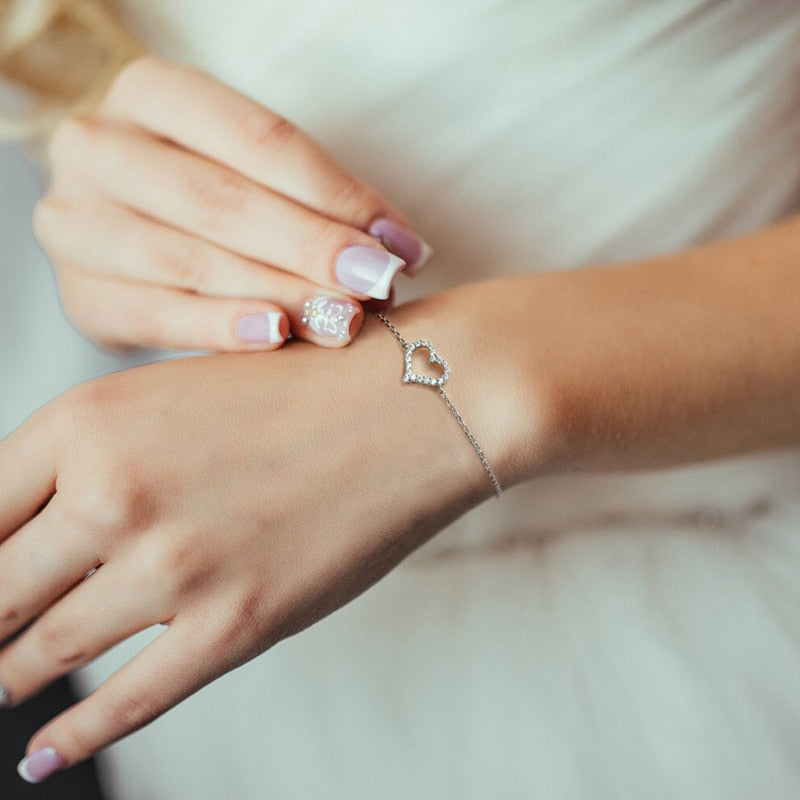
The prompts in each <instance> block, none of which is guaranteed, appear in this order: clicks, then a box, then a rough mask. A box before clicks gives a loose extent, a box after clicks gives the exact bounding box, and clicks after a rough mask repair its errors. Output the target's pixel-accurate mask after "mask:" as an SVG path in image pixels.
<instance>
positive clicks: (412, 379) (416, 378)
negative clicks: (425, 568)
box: [375, 313, 503, 497]
mask: <svg viewBox="0 0 800 800" xmlns="http://www.w3.org/2000/svg"><path fill="white" fill-rule="evenodd" d="M375 316H376V317H377V318H378V319H379V320H380V321H381V322H382V323H383V324H384V325H385V326H386V327H387V328H388V329H389V330H390V331H391V332H392V334H393V336H394V338H395V339H397V341H398V342H400V345H401V347H402V348H403V350H404V351H405V360H406V368H405V372H404V373H403V383H419V384H421V385H422V386H430V387H432V388H434V389H436V390H437V391H438V392H439V394H440V395H441V397H442V400H444V402H445V404H446V405H447V407H448V408H449V409H450V412H451V413H452V415H453V416H454V417H455V418H456V422H457V423H458V424H459V427H460V428H461V430H462V431H464V436H466V437H467V439H469V443H470V444H471V445H472V447H473V449H474V450H475V452H476V453H477V454H478V458H479V459H480V460H481V464H483V468H484V469H485V470H486V473H487V474H488V476H489V480H491V482H492V486H494V491H495V493H496V494H497V496H498V497H500V495H501V494H502V493H503V490H502V488H501V487H500V482H499V481H498V480H497V476H496V475H495V474H494V470H493V469H492V468H491V466H490V464H489V462H488V460H487V459H486V456H485V455H484V452H483V450H482V449H481V446H480V445H479V444H478V442H477V441H476V439H475V437H474V436H473V435H472V431H470V429H469V428H468V427H467V423H466V422H464V419H463V417H462V416H461V414H459V413H458V411H457V410H456V407H455V406H454V405H453V403H452V401H451V400H450V398H449V397H448V396H447V393H446V392H445V390H444V385H445V383H447V379H448V378H449V377H450V365H449V364H448V363H447V362H446V361H445V360H444V359H443V358H442V357H441V356H440V355H438V354H437V352H436V350H435V349H434V347H433V345H432V344H431V343H430V342H429V341H427V340H426V339H417V341H416V342H410V343H409V342H407V341H406V340H405V339H404V338H403V337H402V336H401V334H400V331H398V330H397V328H395V326H394V325H392V323H391V322H389V320H388V319H386V317H385V316H384V315H383V314H380V313H379V314H376V315H375ZM420 347H422V348H424V349H425V350H427V351H428V354H429V355H428V361H430V363H431V364H438V365H439V366H440V367H441V368H442V374H441V375H440V376H439V377H438V378H429V377H428V376H426V375H418V374H417V373H416V372H414V368H413V367H412V366H411V359H412V358H413V357H414V351H415V350H417V349H418V348H420Z"/></svg>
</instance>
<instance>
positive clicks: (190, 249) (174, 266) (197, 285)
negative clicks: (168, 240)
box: [158, 239, 208, 292]
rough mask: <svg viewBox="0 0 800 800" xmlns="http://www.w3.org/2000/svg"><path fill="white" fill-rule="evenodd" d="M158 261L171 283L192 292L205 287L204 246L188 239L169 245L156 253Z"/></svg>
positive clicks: (206, 270)
mask: <svg viewBox="0 0 800 800" xmlns="http://www.w3.org/2000/svg"><path fill="white" fill-rule="evenodd" d="M158 261H159V263H160V264H161V268H162V270H163V272H164V274H165V276H166V279H167V280H168V281H169V282H170V283H171V284H172V285H174V286H177V287H179V288H181V289H187V290H190V291H194V292H200V291H202V289H203V288H204V287H205V285H206V280H207V274H208V262H207V258H206V253H205V248H203V247H202V246H201V245H200V244H199V243H198V242H196V241H192V240H191V239H189V240H187V241H182V242H181V243H179V244H174V245H171V246H169V247H167V248H165V249H164V250H163V251H162V252H161V253H160V254H159V255H158Z"/></svg>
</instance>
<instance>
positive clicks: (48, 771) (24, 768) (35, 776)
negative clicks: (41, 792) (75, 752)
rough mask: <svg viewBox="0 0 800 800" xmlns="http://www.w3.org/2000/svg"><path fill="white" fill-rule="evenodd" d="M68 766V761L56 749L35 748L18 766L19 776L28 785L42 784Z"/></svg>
mask: <svg viewBox="0 0 800 800" xmlns="http://www.w3.org/2000/svg"><path fill="white" fill-rule="evenodd" d="M66 766H67V762H66V759H64V757H63V756H62V755H61V754H60V753H59V752H58V751H57V750H56V749H55V748H54V747H40V748H33V749H31V750H30V751H29V752H28V754H27V755H26V756H25V757H24V758H23V759H22V761H20V762H19V764H17V774H18V775H19V776H20V778H22V779H23V780H24V781H26V782H27V783H41V782H42V781H44V780H46V779H47V778H49V777H50V776H51V775H53V774H54V773H56V772H58V771H59V770H61V769H64V767H66Z"/></svg>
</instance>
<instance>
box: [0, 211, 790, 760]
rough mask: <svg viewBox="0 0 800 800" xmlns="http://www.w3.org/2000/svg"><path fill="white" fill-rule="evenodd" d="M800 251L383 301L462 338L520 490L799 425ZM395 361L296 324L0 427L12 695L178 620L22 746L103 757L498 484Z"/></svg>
mask: <svg viewBox="0 0 800 800" xmlns="http://www.w3.org/2000/svg"><path fill="white" fill-rule="evenodd" d="M798 252H800V220H798V219H792V220H788V221H786V222H785V223H783V224H781V225H778V226H775V227H772V228H769V229H765V230H763V231H760V232H757V233H755V234H753V235H751V236H748V237H745V238H742V239H738V240H732V241H727V242H720V243H716V244H713V245H710V246H707V247H703V248H698V249H694V250H690V251H687V252H684V253H679V254H676V255H673V256H669V257H663V258H658V259H652V260H648V261H642V262H637V263H631V264H624V265H618V266H608V267H605V268H603V269H582V270H575V271H571V272H566V273H557V274H534V275H529V276H525V277H520V278H508V279H500V280H495V281H491V282H487V283H482V284H472V285H467V286H464V287H461V288H459V289H456V290H453V291H449V292H446V293H441V294H437V295H433V296H431V297H428V298H426V299H424V300H421V301H417V302H415V303H413V304H409V305H406V306H402V307H400V308H398V309H395V310H394V311H393V312H392V315H391V316H392V321H393V322H394V324H395V325H396V326H397V328H398V329H399V330H400V331H401V333H402V334H403V336H404V337H405V338H406V340H407V341H413V340H414V339H416V338H426V339H429V340H430V341H431V342H433V344H434V345H435V347H436V349H437V351H438V352H439V354H440V355H441V356H443V357H444V358H446V359H447V360H448V362H449V364H450V367H451V370H452V377H451V379H450V382H449V383H448V386H447V389H448V394H449V395H450V397H451V398H452V400H453V402H454V404H455V405H456V407H457V408H458V410H459V411H460V412H461V414H462V415H463V417H464V419H465V420H466V421H467V423H468V425H469V427H470V429H471V430H472V432H473V433H474V435H475V437H476V439H477V440H478V442H480V443H481V445H482V446H483V449H484V451H485V453H486V455H487V457H488V459H489V461H490V463H491V464H492V466H493V468H494V470H495V472H496V474H497V476H498V478H499V480H500V483H501V484H502V485H503V487H504V488H508V487H510V486H512V485H514V484H516V483H518V482H521V481H524V480H527V479H529V478H532V477H535V476H537V475H542V474H545V473H551V472H557V471H565V470H606V469H629V468H646V467H656V466H666V465H671V464H682V463H688V462H692V461H698V460H703V459H710V458H716V457H721V456H726V455H731V454H735V453H745V452H750V451H754V450H761V449H768V448H775V447H783V446H791V445H796V444H798V443H800V369H798V367H799V366H800V335H798V332H797V319H798V318H800V292H798V291H797V255H796V254H797V253H798ZM402 368H403V360H402V351H401V349H400V347H399V344H398V343H397V342H396V341H395V340H394V338H393V337H392V336H391V334H390V333H389V331H388V330H386V328H385V327H383V325H382V324H381V323H380V322H378V321H377V320H375V319H374V318H372V317H368V318H367V320H366V322H365V325H364V328H363V330H362V333H361V334H360V335H359V337H358V339H357V340H356V341H355V342H354V343H353V344H351V345H350V346H349V347H348V348H346V349H343V350H337V351H335V352H325V351H323V350H322V349H320V348H315V347H312V346H311V345H310V344H308V343H304V342H292V343H290V344H289V345H288V346H286V347H284V348H282V349H281V350H279V351H277V352H275V353H269V354H267V353H247V354H223V355H214V356H207V357H201V358H193V359H183V360H178V361H169V362H164V363H159V364H154V365H150V366H146V367H140V368H137V369H134V370H130V371H127V372H122V373H117V374H115V375H111V376H107V377H104V378H100V379H97V380H94V381H91V382H89V383H86V384H83V385H81V386H79V387H77V388H75V389H73V390H72V391H70V392H68V393H67V394H65V395H63V396H62V397H61V398H59V399H57V400H55V401H54V402H52V403H50V404H49V405H47V406H45V407H44V408H43V409H41V410H40V411H38V412H36V413H35V414H34V415H33V416H32V417H31V418H30V419H29V420H28V421H27V422H26V423H24V424H23V426H22V427H21V428H19V429H18V430H17V431H16V432H15V433H13V434H12V435H11V436H10V437H9V438H7V439H6V440H5V441H3V442H2V443H0V507H2V508H3V509H4V516H3V519H2V521H1V522H0V538H1V539H2V543H0V586H2V587H3V592H2V599H1V601H0V603H1V605H0V639H2V638H6V637H8V636H11V635H12V634H15V633H19V632H20V631H22V632H21V633H19V635H18V637H17V638H15V639H13V640H12V641H11V642H10V643H8V644H7V645H6V647H5V648H4V649H2V650H1V651H0V683H2V684H3V685H4V686H6V687H7V689H8V691H9V693H10V696H11V697H12V699H13V700H14V701H21V700H23V699H25V698H26V697H28V696H30V695H31V694H33V693H35V692H36V691H38V690H39V689H41V688H42V687H43V686H44V685H46V684H47V683H48V682H49V681H51V680H53V679H54V678H55V677H56V676H58V675H61V674H63V673H65V672H68V671H70V670H72V669H74V668H75V667H77V666H79V665H81V664H83V663H85V662H86V661H88V660H89V659H91V658H92V657H93V656H95V655H96V654H98V653H100V652H103V651H105V650H106V649H108V648H109V647H111V646H112V645H113V644H115V643H116V642H118V641H119V640H121V639H123V638H125V637H127V636H129V635H130V634H132V633H134V632H136V631H138V630H141V629H143V628H145V627H147V626H150V625H153V624H163V625H165V626H166V629H165V631H164V633H163V635H162V636H160V637H159V638H158V639H157V640H156V641H155V642H154V643H153V644H151V645H149V646H148V647H147V648H146V649H145V650H144V651H143V652H142V653H141V654H140V655H139V656H137V657H136V658H134V659H133V660H132V661H131V662H130V663H128V664H127V665H126V666H124V667H123V668H122V669H121V670H120V672H118V673H117V674H116V675H114V676H113V677H111V678H110V679H109V680H108V681H107V682H106V683H105V684H103V685H102V686H101V687H100V688H99V689H98V690H97V691H96V692H95V693H94V694H92V695H91V696H90V697H88V698H86V699H84V700H82V701H81V702H80V703H78V704H77V705H76V706H74V707H73V708H71V709H69V710H67V711H66V712H64V714H62V715H61V716H59V717H58V718H56V719H55V720H53V721H52V722H50V723H49V724H48V725H46V726H45V727H44V728H43V729H41V730H40V731H39V732H38V733H36V734H35V735H34V737H33V738H32V740H31V742H30V744H29V748H28V752H29V753H30V752H33V751H35V750H38V749H39V748H42V747H53V748H55V749H56V750H57V751H58V752H59V753H60V754H61V755H62V757H63V758H64V759H65V762H66V764H67V765H71V764H74V763H76V762H78V761H80V760H82V759H85V758H87V757H89V756H90V755H92V754H93V753H95V752H96V751H97V750H99V749H101V748H102V747H104V746H105V745H107V744H109V743H110V742H112V741H114V740H116V739H118V738H120V737H122V736H125V735H127V734H129V733H131V732H133V731H134V730H136V729H137V728H139V727H141V726H142V725H144V724H146V723H147V722H149V721H150V720H151V719H153V718H154V717H155V716H157V715H159V714H161V713H163V712H164V711H166V710H167V709H169V708H170V707H172V706H173V705H174V704H175V703H177V702H179V701H180V700H181V699H182V698H184V697H186V696H187V695H189V694H190V693H192V692H193V691H196V690H197V689H198V688H200V687H201V686H203V685H204V684H206V683H208V682H209V681H211V680H213V679H214V678H215V677H217V676H219V675H221V674H223V673H224V672H226V671H228V670H230V669H232V668H233V667H235V666H237V665H238V664H241V663H243V662H244V661H246V660H248V659H250V658H253V657H254V656H256V655H258V654H259V653H262V652H264V651H265V650H267V649H269V647H271V646H272V645H273V644H275V643H276V642H277V641H279V640H280V639H282V638H284V637H286V636H289V635H291V634H294V633H296V632H298V631H300V630H302V629H304V628H305V627H307V626H309V625H311V624H313V623H314V622H315V621H317V620H319V619H320V618H322V617H324V616H325V615H326V614H328V613H330V612H332V611H334V610H335V609H337V608H339V607H340V606H341V605H343V604H344V603H346V602H347V601H348V600H350V599H351V598H353V597H354V596H356V595H358V594H359V593H360V592H362V591H364V590H365V589H367V588H368V587H369V586H370V585H372V584H373V583H374V582H375V581H376V580H378V579H379V578H380V577H381V576H382V575H384V574H386V573H387V572H388V571H389V570H391V569H392V568H393V567H394V566H395V565H396V564H398V563H399V562H400V561H401V560H402V559H403V558H404V557H405V556H406V555H407V554H408V553H409V552H411V551H412V550H413V549H414V548H416V547H418V546H419V545H420V544H421V543H423V542H424V541H426V540H427V539H428V538H430V537H431V536H433V535H435V533H436V532H437V531H439V530H441V529H442V527H444V526H445V525H446V524H447V523H448V522H449V521H451V520H452V519H454V518H456V517H457V516H459V515H460V514H462V513H463V512H465V511H466V510H467V509H469V508H471V507H472V506H474V505H476V504H477V503H479V502H481V501H483V500H485V499H487V498H490V497H492V496H493V490H492V486H491V483H490V482H489V480H488V478H487V476H486V474H485V472H484V471H483V470H482V468H481V465H480V462H479V461H478V458H477V456H476V454H475V452H474V451H473V450H472V448H471V446H470V445H469V443H468V442H467V441H466V439H465V438H464V436H463V435H462V434H461V432H460V431H459V429H458V427H457V425H456V424H455V422H454V421H453V419H452V418H451V416H450V415H449V413H448V411H447V409H446V408H445V407H444V406H443V404H442V401H441V399H440V398H439V397H438V396H437V394H436V393H435V392H434V391H432V390H431V389H429V388H426V387H421V386H405V385H403V384H402V382H401V380H400V377H401V374H402ZM197 387H202V392H199V391H197ZM333 398H335V399H333ZM321 412H322V413H321ZM493 502H495V501H493ZM499 502H502V500H500V501H499ZM378 508H380V509H382V513H381V514H375V513H374V512H375V509H378ZM94 567H98V569H97V571H96V572H95V573H94V574H93V575H91V577H89V578H88V579H83V576H85V575H86V573H87V572H88V571H89V570H91V569H92V568H94ZM28 624H30V626H29V627H27V628H25V626H26V625H28ZM23 628H25V629H24V630H23Z"/></svg>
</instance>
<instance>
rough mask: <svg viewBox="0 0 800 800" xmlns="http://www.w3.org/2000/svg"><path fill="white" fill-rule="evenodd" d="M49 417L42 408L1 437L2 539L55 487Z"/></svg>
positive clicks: (35, 509)
mask: <svg viewBox="0 0 800 800" xmlns="http://www.w3.org/2000/svg"><path fill="white" fill-rule="evenodd" d="M49 420H50V417H49V416H48V414H47V413H46V412H44V411H39V412H38V413H37V414H34V415H33V416H32V417H30V418H29V419H28V420H27V421H26V422H25V423H23V424H22V425H21V426H20V427H19V428H17V430H15V431H14V432H13V433H11V434H10V435H9V436H7V437H6V438H5V439H3V440H2V441H0V509H1V511H0V540H2V539H4V538H5V537H6V536H8V535H9V534H11V533H13V532H14V531H15V530H16V529H17V528H19V527H20V525H23V524H24V523H25V522H27V521H28V520H29V519H31V518H32V517H33V516H34V515H35V514H36V513H37V511H38V510H39V509H40V508H41V507H42V505H44V503H46V502H47V501H48V500H49V499H50V497H51V496H52V494H53V492H54V491H55V484H56V469H55V460H54V455H53V454H54V447H53V438H54V432H53V429H52V427H51V425H50V424H49Z"/></svg>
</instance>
